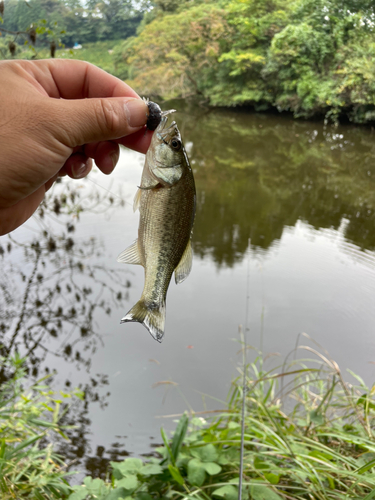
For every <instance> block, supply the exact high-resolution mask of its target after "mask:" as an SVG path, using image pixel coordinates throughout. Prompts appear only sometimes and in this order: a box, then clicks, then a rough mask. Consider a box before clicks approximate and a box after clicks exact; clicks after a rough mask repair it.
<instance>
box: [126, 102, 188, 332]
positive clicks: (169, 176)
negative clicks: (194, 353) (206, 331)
mask: <svg viewBox="0 0 375 500" xmlns="http://www.w3.org/2000/svg"><path fill="white" fill-rule="evenodd" d="M169 113H170V112H168V111H167V112H165V113H162V118H161V122H160V124H159V125H158V127H157V128H156V130H155V132H154V135H153V137H152V140H151V144H150V147H149V149H148V151H147V154H146V161H145V166H144V168H143V173H142V180H141V185H140V187H139V188H138V191H137V194H136V196H135V199H134V210H136V209H137V208H139V212H140V219H139V228H138V239H137V240H136V241H135V242H134V243H133V244H132V245H131V246H130V247H128V248H127V249H126V250H124V251H123V252H122V253H121V254H120V255H119V257H118V259H117V261H118V262H124V263H127V264H140V265H141V266H143V267H144V269H145V284H144V288H143V292H142V296H141V298H140V300H139V301H138V302H137V303H136V304H135V306H134V307H133V308H132V309H130V311H129V312H128V313H127V314H126V316H124V318H122V320H121V323H126V322H128V321H138V322H139V323H142V324H143V325H144V326H145V327H146V328H147V329H148V331H149V332H150V333H151V335H152V336H153V337H154V339H155V340H157V341H158V342H161V341H162V339H163V335H164V324H165V300H166V295H167V290H168V286H169V283H170V281H171V278H172V274H173V272H174V274H175V280H176V283H181V282H182V281H184V280H185V279H186V278H187V277H188V275H189V273H190V270H191V267H192V260H193V252H192V248H191V234H192V229H193V223H194V217H195V202H196V200H195V199H196V194H195V184H194V177H193V171H192V169H191V167H190V164H189V160H188V157H187V154H186V151H185V149H184V146H183V144H182V140H181V135H180V131H179V130H178V127H177V124H176V122H173V123H172V124H171V125H170V126H169V127H168V128H167V127H166V124H167V121H168V116H167V115H168V114H169Z"/></svg>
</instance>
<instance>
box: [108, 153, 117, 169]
mask: <svg viewBox="0 0 375 500" xmlns="http://www.w3.org/2000/svg"><path fill="white" fill-rule="evenodd" d="M109 156H110V157H111V160H112V164H113V168H115V166H116V165H117V162H118V159H119V154H118V153H116V151H113V152H112V153H110V155H109Z"/></svg>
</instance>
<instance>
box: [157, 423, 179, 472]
mask: <svg viewBox="0 0 375 500" xmlns="http://www.w3.org/2000/svg"><path fill="white" fill-rule="evenodd" d="M160 434H161V437H162V439H163V442H164V446H165V449H166V450H167V453H168V456H169V460H170V461H171V463H172V464H173V465H174V464H175V459H174V456H173V453H172V450H171V448H170V446H169V444H168V438H167V436H166V434H165V431H164V429H163V427H162V428H161V429H160Z"/></svg>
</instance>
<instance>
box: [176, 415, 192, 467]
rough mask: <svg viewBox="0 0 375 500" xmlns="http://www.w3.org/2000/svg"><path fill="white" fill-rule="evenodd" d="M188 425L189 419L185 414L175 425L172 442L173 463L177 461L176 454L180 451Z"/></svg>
mask: <svg viewBox="0 0 375 500" xmlns="http://www.w3.org/2000/svg"><path fill="white" fill-rule="evenodd" d="M188 425H189V419H188V416H187V415H186V413H184V414H183V415H182V417H181V418H180V420H179V422H178V424H177V427H176V430H175V433H174V435H173V440H172V455H173V457H174V460H175V461H176V460H177V457H178V454H179V453H180V449H181V446H182V443H183V441H184V439H185V435H186V431H187V428H188Z"/></svg>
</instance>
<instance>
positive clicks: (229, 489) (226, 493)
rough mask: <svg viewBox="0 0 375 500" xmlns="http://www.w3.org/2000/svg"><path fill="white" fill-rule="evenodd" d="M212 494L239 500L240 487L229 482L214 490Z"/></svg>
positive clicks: (228, 499)
mask: <svg viewBox="0 0 375 500" xmlns="http://www.w3.org/2000/svg"><path fill="white" fill-rule="evenodd" d="M212 495H213V496H215V497H219V498H225V499H226V500H237V499H238V488H236V487H235V486H233V485H232V484H227V485H226V486H222V487H221V488H218V489H217V490H214V491H213V492H212Z"/></svg>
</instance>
